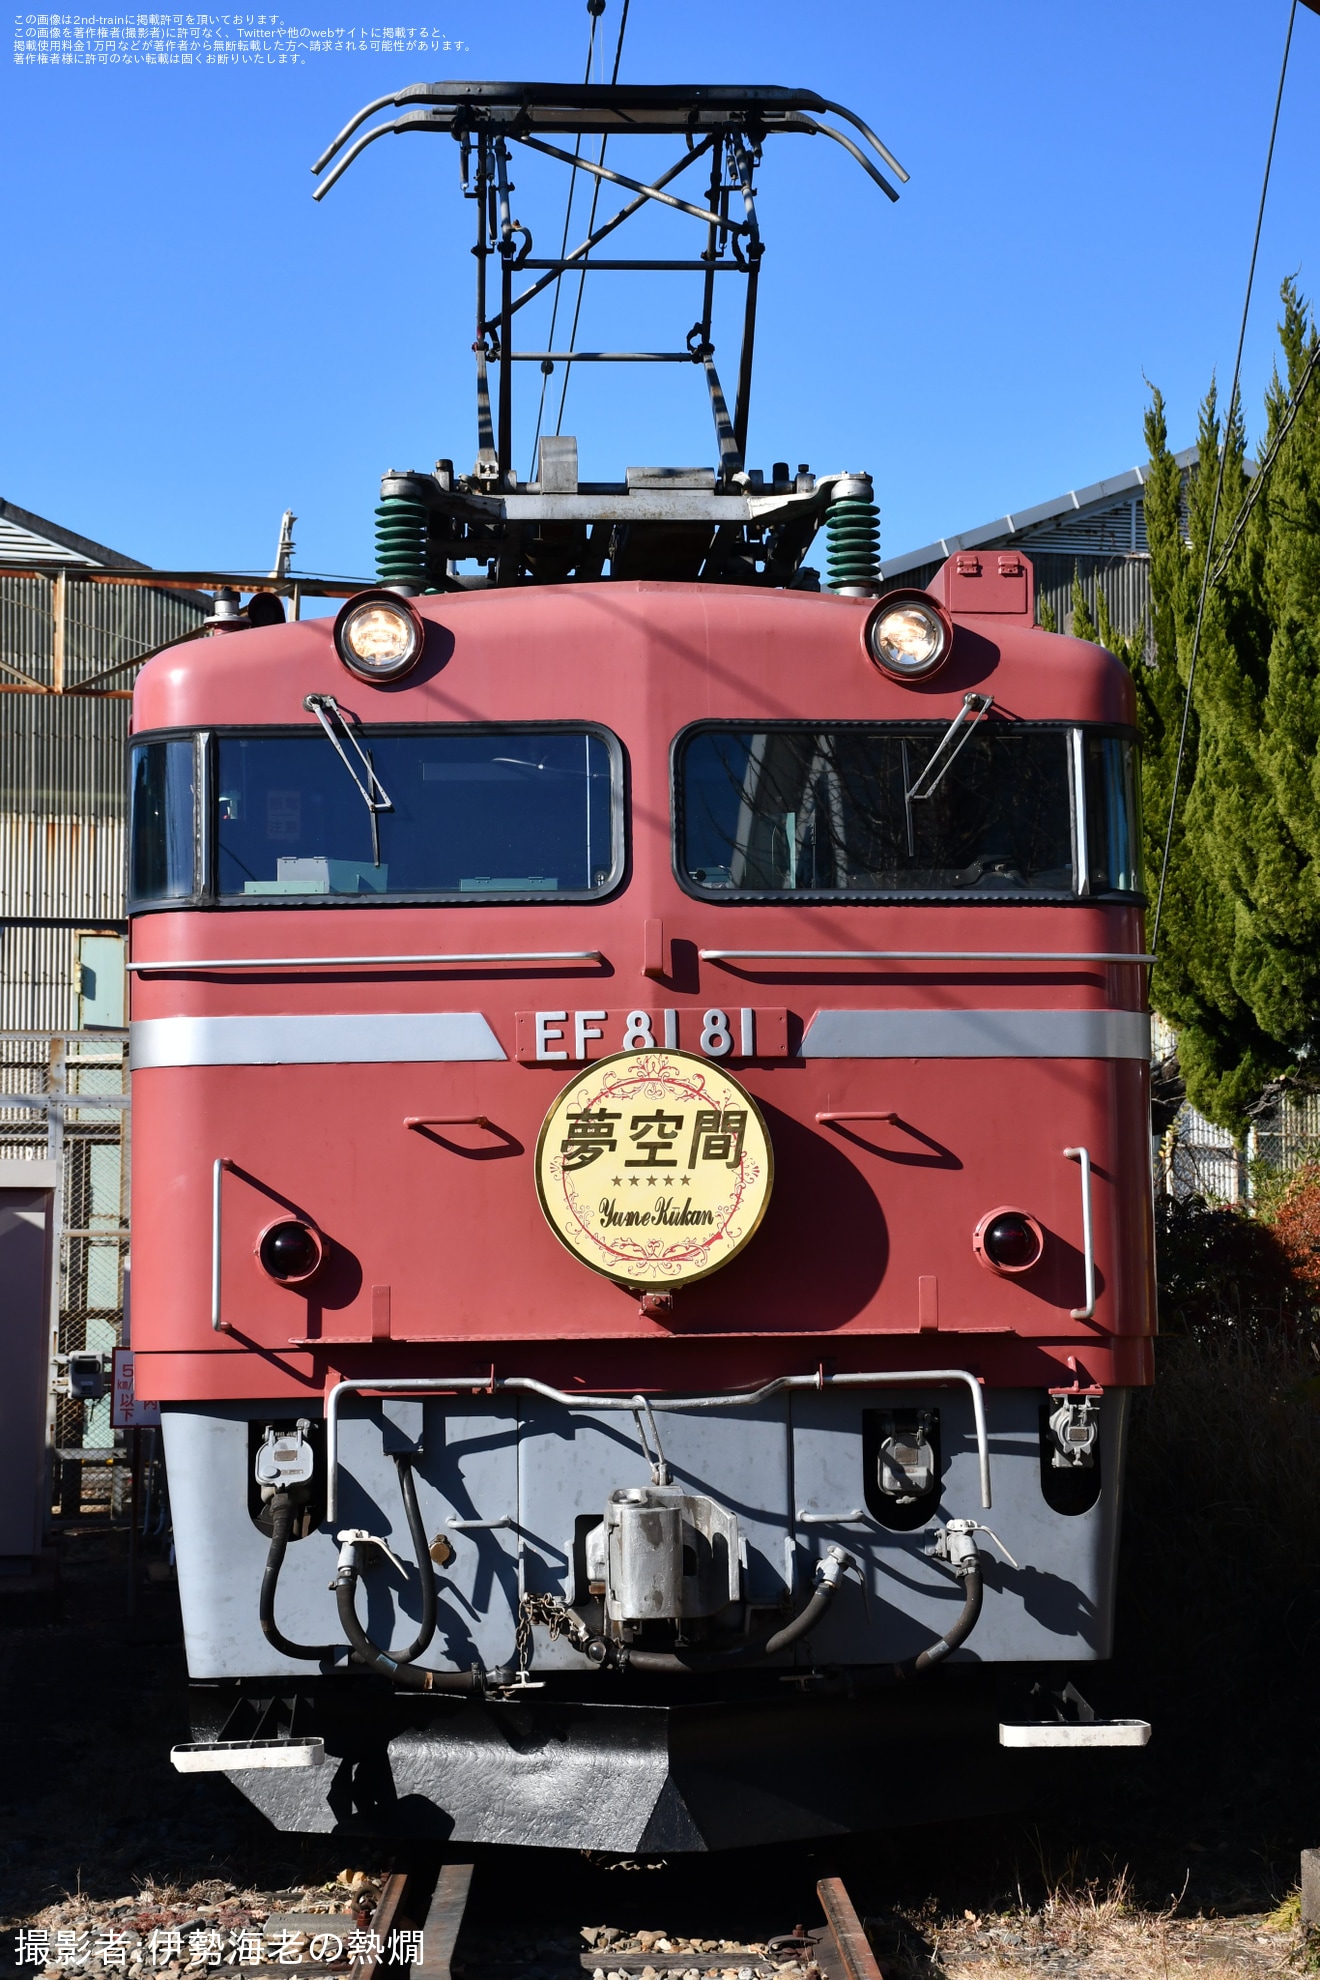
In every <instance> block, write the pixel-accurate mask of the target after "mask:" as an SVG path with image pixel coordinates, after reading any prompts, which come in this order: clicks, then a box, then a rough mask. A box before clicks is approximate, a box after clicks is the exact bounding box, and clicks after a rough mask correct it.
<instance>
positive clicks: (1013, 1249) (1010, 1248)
mask: <svg viewBox="0 0 1320 1980" xmlns="http://www.w3.org/2000/svg"><path fill="white" fill-rule="evenodd" d="M1044 1249H1045V1239H1044V1237H1043V1236H1042V1234H1041V1228H1040V1225H1039V1224H1038V1223H1037V1222H1036V1219H1035V1218H1034V1217H1029V1216H1028V1215H1027V1213H1026V1211H1025V1210H1012V1209H1009V1208H1008V1207H1007V1206H1005V1207H1004V1208H1002V1209H999V1210H991V1211H989V1212H988V1213H987V1214H986V1215H985V1216H984V1217H982V1219H981V1221H980V1223H979V1224H978V1225H977V1227H976V1229H975V1230H974V1231H973V1233H972V1250H973V1251H974V1252H975V1253H976V1255H977V1257H978V1258H979V1259H980V1261H981V1263H982V1264H983V1265H984V1266H985V1267H986V1268H987V1270H989V1271H991V1272H1000V1273H1005V1274H1007V1275H1008V1276H1010V1277H1011V1276H1012V1275H1013V1273H1015V1272H1029V1271H1030V1270H1031V1268H1032V1266H1033V1265H1035V1264H1036V1263H1037V1261H1038V1260H1039V1258H1040V1255H1041V1253H1042V1251H1044Z"/></svg>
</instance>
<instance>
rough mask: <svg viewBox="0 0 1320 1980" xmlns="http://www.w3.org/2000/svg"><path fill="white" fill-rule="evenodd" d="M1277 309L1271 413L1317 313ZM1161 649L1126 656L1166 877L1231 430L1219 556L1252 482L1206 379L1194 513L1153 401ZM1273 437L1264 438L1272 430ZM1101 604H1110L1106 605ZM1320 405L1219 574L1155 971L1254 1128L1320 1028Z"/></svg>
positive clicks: (1208, 1071)
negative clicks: (1198, 625) (1206, 574)
mask: <svg viewBox="0 0 1320 1980" xmlns="http://www.w3.org/2000/svg"><path fill="white" fill-rule="evenodd" d="M1283 302H1284V320H1283V323H1282V324H1281V325H1280V334H1281V339H1282V344H1283V351H1284V358H1285V369H1286V379H1285V380H1280V379H1279V377H1278V376H1277V374H1276V377H1275V380H1274V382H1273V384H1272V386H1271V389H1270V393H1269V395H1268V398H1267V402H1266V411H1267V440H1268V439H1269V438H1270V437H1271V436H1272V435H1273V434H1274V432H1275V431H1276V430H1277V427H1278V423H1279V420H1280V418H1281V416H1282V413H1283V410H1284V408H1285V406H1286V404H1287V401H1288V396H1289V393H1290V392H1291V390H1292V389H1293V387H1294V385H1295V384H1296V381H1297V378H1298V376H1299V374H1300V371H1301V369H1302V366H1303V365H1304V363H1305V362H1306V358H1307V355H1308V354H1309V351H1310V349H1311V348H1312V345H1313V341H1314V337H1315V331H1314V328H1313V326H1309V325H1308V318H1307V310H1306V306H1305V304H1304V303H1303V301H1302V299H1301V297H1300V296H1299V295H1298V293H1297V290H1296V287H1295V285H1294V284H1293V283H1291V282H1288V283H1285V284H1284V289H1283ZM1146 439H1147V446H1148V449H1149V453H1150V472H1149V477H1148V480H1147V485H1146V498H1145V507H1146V529H1147V537H1148V541H1149V545H1150V558H1151V569H1150V576H1151V597H1152V618H1153V624H1152V645H1153V653H1152V656H1151V658H1152V663H1153V664H1151V665H1143V664H1141V661H1140V659H1139V656H1138V655H1137V653H1136V652H1134V651H1130V652H1128V653H1126V654H1125V655H1124V656H1123V657H1124V658H1126V659H1127V661H1128V664H1129V666H1130V667H1131V668H1132V671H1133V674H1134V679H1135V682H1136V686H1137V693H1138V700H1139V704H1140V719H1141V726H1142V731H1143V740H1144V745H1145V749H1144V755H1145V796H1146V806H1147V811H1146V820H1147V824H1146V853H1147V861H1148V867H1149V873H1150V884H1151V885H1152V887H1153V886H1154V885H1155V884H1156V882H1157V880H1158V875H1159V863H1160V858H1161V855H1162V851H1163V843H1164V830H1165V823H1166V819H1167V814H1168V805H1169V794H1170V790H1171V788H1172V781H1173V770H1174V761H1175V757H1176V753H1177V747H1178V734H1179V730H1180V727H1181V723H1182V712H1183V697H1184V694H1185V691H1186V684H1187V674H1188V668H1189V665H1190V660H1191V651H1192V642H1193V634H1194V628H1195V622H1196V612H1197V603H1198V597H1199V592H1200V584H1201V575H1202V571H1203V568H1204V561H1205V551H1206V542H1207V538H1208V536H1209V531H1210V518H1211V509H1212V506H1213V498H1214V487H1215V477H1216V470H1217V468H1218V463H1219V454H1220V448H1221V445H1222V448H1223V455H1224V473H1223V491H1222V497H1221V503H1220V510H1219V515H1218V518H1217V521H1216V525H1215V557H1216V559H1218V558H1219V557H1220V556H1221V555H1222V548H1223V544H1224V542H1225V540H1226V538H1227V536H1228V534H1229V531H1230V529H1231V527H1232V524H1233V520H1234V517H1235V516H1236V514H1237V512H1238V510H1239V508H1240V507H1241V504H1242V502H1243V500H1244V498H1245V495H1246V493H1247V489H1248V487H1249V485H1250V482H1249V477H1248V475H1247V471H1246V434H1245V425H1244V422H1243V419H1242V417H1241V414H1240V411H1239V412H1237V413H1235V415H1234V417H1233V418H1232V419H1231V421H1230V423H1229V426H1228V429H1227V431H1226V432H1223V433H1221V429H1220V420H1219V414H1218V407H1217V402H1216V395H1215V390H1214V388H1213V386H1212V388H1211V390H1210V392H1209V394H1208V395H1207V397H1206V400H1205V404H1204V406H1203V408H1202V413H1201V423H1200V435H1199V444H1198V462H1199V467H1198V471H1197V472H1196V473H1195V474H1194V475H1193V476H1192V477H1191V483H1190V488H1189V492H1188V535H1189V537H1190V542H1187V543H1185V542H1184V540H1183V535H1182V530H1181V527H1180V519H1179V508H1180V478H1179V473H1178V468H1177V463H1176V462H1175V461H1174V459H1173V457H1172V455H1171V454H1170V452H1169V448H1168V436H1167V429H1166V423H1165V416H1164V405H1163V401H1162V399H1161V398H1160V395H1159V393H1158V392H1155V393H1153V395H1152V402H1151V406H1150V409H1149V411H1148V413H1147V417H1146ZM1262 451H1263V450H1262ZM1106 616H1107V614H1106ZM1318 634H1320V416H1318V415H1317V412H1316V410H1315V408H1314V407H1313V406H1311V407H1308V406H1305V405H1304V406H1303V408H1302V411H1301V413H1300V414H1299V416H1298V418H1297V421H1296V423H1295V424H1294V426H1293V429H1292V431H1291V432H1290V434H1289V435H1288V437H1287V439H1286V440H1285V441H1284V443H1283V446H1282V448H1281V450H1280V453H1279V457H1278V461H1277V463H1276V465H1275V468H1274V471H1273V479H1272V481H1271V483H1270V484H1269V486H1268V488H1267V491H1266V493H1265V495H1264V496H1263V497H1262V499H1261V500H1260V501H1259V502H1258V503H1257V504H1256V506H1255V509H1254V510H1253V513H1252V515H1251V517H1250V518H1249V520H1248V523H1247V526H1246V528H1245V530H1244V532H1243V534H1242V537H1241V539H1240V541H1239V543H1238V545H1237V546H1236V548H1235V550H1234V552H1233V555H1232V557H1231V559H1230V561H1229V565H1228V568H1227V570H1226V571H1225V574H1224V576H1223V578H1222V579H1221V580H1220V581H1219V583H1218V584H1217V585H1215V586H1213V587H1212V588H1211V591H1210V593H1209V595H1208V597H1207V599H1206V606H1205V614H1204V620H1203V624H1202V630H1201V642H1200V652H1199V658H1198V662H1197V672H1196V679H1195V683H1194V689H1193V695H1192V706H1191V711H1190V716H1189V721H1188V728H1187V745H1186V750H1185V754H1184V759H1183V767H1182V775H1181V780H1180V796H1179V803H1178V812H1177V817H1176V819H1175V823H1174V834H1173V841H1172V852H1171V858H1170V864H1169V874H1168V882H1167V888H1166V893H1165V901H1164V920H1163V925H1162V929H1161V942H1160V947H1161V956H1160V963H1159V966H1158V968H1157V969H1156V972H1155V981H1154V984H1153V986H1152V998H1153V1002H1154V1004H1155V1007H1156V1008H1157V1009H1158V1010H1160V1011H1161V1012H1162V1013H1163V1014H1164V1015H1165V1016H1166V1017H1168V1018H1169V1019H1170V1021H1171V1022H1172V1023H1174V1024H1175V1025H1176V1026H1177V1027H1178V1030H1179V1053H1180V1059H1181V1062H1182V1068H1183V1072H1184V1075H1185V1077H1186V1080H1187V1090H1188V1094H1189V1096H1190V1098H1191V1099H1192V1101H1193V1102H1194V1104H1195V1105H1196V1106H1198V1107H1199V1108H1200V1109H1201V1110H1202V1112H1204V1113H1205V1114H1207V1115H1208V1116H1209V1117H1210V1118H1211V1119H1212V1120H1215V1121H1218V1122H1220V1123H1221V1124H1222V1125H1224V1126H1227V1127H1230V1128H1233V1129H1234V1130H1235V1131H1238V1132H1240V1131H1241V1129H1242V1128H1243V1126H1244V1124H1245V1119H1246V1110H1247V1109H1248V1107H1249V1106H1250V1105H1251V1103H1252V1101H1253V1100H1254V1099H1255V1098H1256V1096H1257V1095H1258V1094H1259V1092H1260V1089H1261V1088H1262V1086H1263V1085H1264V1084H1265V1083H1266V1082H1267V1081H1268V1080H1269V1079H1271V1078H1275V1077H1278V1076H1279V1075H1280V1074H1283V1073H1286V1072H1289V1071H1291V1070H1294V1069H1296V1068H1297V1066H1298V1064H1299V1060H1300V1059H1301V1058H1304V1057H1306V1056H1308V1055H1309V1054H1310V1053H1311V1052H1312V1050H1313V1048H1315V1047H1316V1046H1320V865H1318V864H1317V855H1320V644H1318Z"/></svg>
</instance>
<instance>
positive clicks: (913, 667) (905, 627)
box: [866, 591, 953, 681]
mask: <svg viewBox="0 0 1320 1980" xmlns="http://www.w3.org/2000/svg"><path fill="white" fill-rule="evenodd" d="M952 645H953V627H952V625H951V624H950V623H949V621H948V619H947V618H946V617H945V616H944V613H943V612H942V611H941V610H940V608H939V606H938V605H937V604H936V603H935V600H934V599H933V598H931V597H930V596H929V594H928V593H926V592H924V591H891V592H890V594H889V596H888V597H887V598H882V599H880V600H879V602H878V603H877V605H876V608H875V610H874V611H873V612H872V614H871V616H870V618H869V619H868V620H867V622H866V649H867V652H868V653H869V654H870V656H871V658H872V659H873V660H874V661H875V663H876V665H877V666H878V667H881V668H883V669H884V671H885V673H886V674H892V675H893V676H894V677H895V679H897V680H902V681H920V680H924V679H925V678H926V676H927V675H928V674H933V673H934V672H935V670H936V668H937V667H942V666H943V664H944V662H945V661H946V660H947V658H948V656H949V649H950V647H951V646H952Z"/></svg>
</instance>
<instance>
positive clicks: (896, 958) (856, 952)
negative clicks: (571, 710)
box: [130, 949, 1155, 967]
mask: <svg viewBox="0 0 1320 1980" xmlns="http://www.w3.org/2000/svg"><path fill="white" fill-rule="evenodd" d="M697 954H698V956H699V957H700V958H701V960H702V962H738V961H742V962H750V961H767V960H776V959H777V960H779V961H781V962H1093V963H1153V962H1154V960H1155V958H1154V956H1142V955H1137V954H1135V953H1134V952H1133V951H1131V950H1129V949H698V950H697ZM130 967H131V965H130Z"/></svg>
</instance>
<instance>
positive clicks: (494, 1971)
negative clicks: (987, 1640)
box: [284, 1862, 883, 1980]
mask: <svg viewBox="0 0 1320 1980" xmlns="http://www.w3.org/2000/svg"><path fill="white" fill-rule="evenodd" d="M473 1882H474V1866H473V1865H472V1864H471V1863H463V1862H459V1863H446V1864H444V1865H443V1866H442V1867H441V1869H440V1871H439V1874H438V1875H436V1874H435V1873H434V1872H433V1871H432V1872H430V1873H428V1872H426V1871H423V1870H415V1871H411V1872H410V1871H399V1872H396V1873H395V1874H393V1875H391V1876H390V1877H388V1878H387V1879H386V1881H385V1884H384V1887H383V1889H382V1891H381V1894H380V1898H379V1901H378V1903H377V1906H376V1912H375V1918H374V1920H373V1931H374V1933H375V1936H376V1938H377V1939H378V1940H379V1941H380V1943H381V1944H382V1945H383V1946H385V1945H388V1944H389V1942H390V1936H391V1934H396V1933H400V1932H420V1935H421V1957H420V1959H414V1960H413V1961H412V1962H411V1964H410V1966H408V1967H405V1966H403V1965H401V1964H400V1963H399V1962H398V1961H397V1960H396V1961H394V1962H389V1963H387V1962H386V1960H384V1959H383V1958H382V1959H378V1960H375V1961H370V1962H367V1963H365V1964H359V1965H358V1966H356V1968H354V1969H353V1970H354V1972H355V1973H356V1974H357V1975H358V1976H359V1977H360V1980H404V1976H405V1975H407V1976H408V1980H513V1976H514V1975H515V1974H516V1973H517V1972H518V1971H519V1968H520V1966H521V1964H522V1962H521V1961H518V1960H516V1959H510V1957H509V1956H508V1954H507V1952H505V1953H503V1954H502V1955H496V1956H494V1957H492V1956H491V1955H490V1954H489V1953H484V1952H483V1950H482V1946H481V1939H482V1937H483V1930H482V1927H483V1923H484V1919H483V1915H482V1909H481V1906H480V1905H479V1904H478V1903H474V1901H473ZM816 1897H817V1899H818V1902H819V1906H820V1916H819V1918H818V1919H816V1920H815V1922H814V1923H808V1924H799V1925H795V1926H794V1927H793V1929H792V1930H791V1931H788V1932H784V1933H780V1934H778V1935H775V1936H772V1937H770V1938H768V1939H764V1940H757V1941H753V1942H750V1943H741V1942H739V1941H737V1940H731V1939H720V1938H713V1937H685V1936H680V1935H677V1934H676V1935H674V1936H673V1937H672V1938H666V1937H665V1936H663V1935H661V1934H656V1933H649V1932H648V1933H642V1934H635V1935H633V1936H632V1938H629V1937H628V1936H627V1935H623V1934H619V1933H617V1932H612V1931H610V1930H609V1929H608V1928H599V1927H587V1928H585V1929H584V1930H583V1932H582V1934H581V1937H582V1950H581V1952H580V1953H579V1954H578V1955H577V1966H576V1971H577V1972H578V1973H580V1974H581V1976H582V1980H776V1976H777V1980H883V1976H882V1971H881V1967H880V1965H879V1962H878V1961H877V1959H876V1956H875V1953H874V1951H873V1950H872V1948H871V1945H870V1942H869V1940H868V1938H867V1936H866V1931H865V1928H864V1926H863V1924H862V1921H861V1919H860V1917H859V1916H858V1914H857V1911H856V1909H855V1907H854V1905H853V1902H852V1900H851V1898H850V1897H849V1895H848V1892H847V1890H846V1889H845V1887H844V1883H843V1880H842V1878H840V1877H823V1878H821V1879H820V1880H819V1882H818V1883H817V1885H816ZM635 1941H645V1943H640V1942H635ZM528 1963H532V1962H531V1961H530V1960H529V1962H528ZM535 1964H537V1966H538V1967H542V1966H543V1962H542V1961H541V1960H539V1959H538V1960H536V1961H535ZM557 1964H558V1970H559V1971H561V1972H562V1973H564V1974H565V1975H566V1976H567V1975H568V1974H570V1973H572V1972H573V1971H574V1968H573V1966H572V1964H571V1961H570V1960H567V1959H564V1958H562V1957H561V1959H560V1961H559V1962H557ZM284 1970H285V1971H286V1972H287V1968H286V1969H284Z"/></svg>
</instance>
